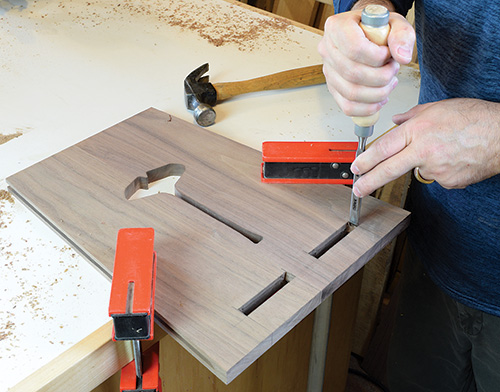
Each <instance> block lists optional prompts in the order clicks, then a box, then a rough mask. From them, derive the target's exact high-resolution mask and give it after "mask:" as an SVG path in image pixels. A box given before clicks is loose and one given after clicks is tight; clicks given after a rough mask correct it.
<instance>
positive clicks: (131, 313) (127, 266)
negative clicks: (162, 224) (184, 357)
mask: <svg viewBox="0 0 500 392" xmlns="http://www.w3.org/2000/svg"><path fill="white" fill-rule="evenodd" d="M153 246H154V230H153V229H152V228H129V229H121V230H119V231H118V239H117V244H116V253H115V264H114V267H113V280H112V282H111V295H110V301H109V315H110V316H111V317H112V318H113V340H130V341H132V344H133V348H134V360H133V361H131V362H130V363H129V364H127V365H126V366H125V367H123V369H122V373H121V378H120V391H121V392H161V380H160V377H159V361H158V352H159V349H158V346H159V345H158V343H156V344H155V345H153V346H152V347H151V348H149V349H148V350H147V351H145V352H144V356H143V355H142V352H141V343H140V341H141V340H152V339H153V337H154V299H155V282H156V252H155V251H154V248H153Z"/></svg>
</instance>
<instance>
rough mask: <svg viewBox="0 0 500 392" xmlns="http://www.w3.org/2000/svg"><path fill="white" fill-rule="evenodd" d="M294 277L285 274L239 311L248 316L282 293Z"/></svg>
mask: <svg viewBox="0 0 500 392" xmlns="http://www.w3.org/2000/svg"><path fill="white" fill-rule="evenodd" d="M293 278H294V276H293V275H291V274H289V273H287V272H284V273H283V274H282V275H280V276H279V278H278V279H276V280H275V281H274V282H272V283H271V284H270V285H269V286H267V287H265V288H264V289H263V290H262V291H261V292H260V293H259V294H257V295H256V296H255V297H253V298H252V299H251V300H250V301H248V302H247V303H246V304H244V305H243V306H242V307H241V308H239V311H240V312H241V313H243V314H244V315H245V316H248V315H249V314H250V313H252V312H253V311H254V310H255V309H257V308H258V307H259V306H261V305H262V304H263V303H264V302H266V301H267V300H268V299H269V298H271V297H272V296H273V295H274V294H276V293H277V292H278V291H280V290H281V289H282V288H283V287H285V286H286V285H287V284H288V283H289V282H291V281H292V280H293Z"/></svg>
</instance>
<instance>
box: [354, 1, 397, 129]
mask: <svg viewBox="0 0 500 392" xmlns="http://www.w3.org/2000/svg"><path fill="white" fill-rule="evenodd" d="M365 11H368V12H369V13H370V14H372V15H377V14H380V15H382V14H384V13H386V12H387V9H386V8H385V7H383V6H380V5H369V6H367V7H366V8H365ZM360 26H361V28H362V29H363V31H364V32H365V35H366V38H368V39H369V40H370V41H372V42H373V43H375V44H377V45H380V46H386V45H387V37H388V36H389V32H390V31H391V27H390V26H389V24H388V23H387V24H384V25H382V26H369V25H366V24H363V23H360ZM379 117H380V113H379V112H377V113H375V114H372V115H370V116H366V117H352V121H354V124H356V125H359V126H360V127H370V126H372V125H375V123H376V122H377V121H378V119H379Z"/></svg>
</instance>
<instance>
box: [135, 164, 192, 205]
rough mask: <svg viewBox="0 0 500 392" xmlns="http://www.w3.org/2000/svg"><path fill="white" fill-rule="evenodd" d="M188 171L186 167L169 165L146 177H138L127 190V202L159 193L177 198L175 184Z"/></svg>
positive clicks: (150, 172)
mask: <svg viewBox="0 0 500 392" xmlns="http://www.w3.org/2000/svg"><path fill="white" fill-rule="evenodd" d="M185 170H186V167H185V166H184V165H181V164H179V163H169V164H168V165H165V166H161V167H158V168H156V169H153V170H150V171H148V172H147V173H146V177H137V178H136V179H135V180H134V181H132V182H131V183H130V185H129V186H127V188H125V198H126V199H127V200H136V199H142V198H143V197H147V196H152V195H156V194H158V193H169V194H171V195H174V196H175V183H176V182H177V181H179V178H181V176H182V174H183V173H184V171H185Z"/></svg>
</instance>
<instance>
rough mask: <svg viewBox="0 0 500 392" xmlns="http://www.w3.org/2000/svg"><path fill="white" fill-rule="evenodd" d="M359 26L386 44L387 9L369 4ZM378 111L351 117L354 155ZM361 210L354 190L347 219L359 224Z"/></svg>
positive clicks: (362, 146) (360, 149)
mask: <svg viewBox="0 0 500 392" xmlns="http://www.w3.org/2000/svg"><path fill="white" fill-rule="evenodd" d="M360 26H361V28H362V29H363V31H364V32H365V35H366V37H367V38H368V39H369V40H370V41H372V42H374V43H376V44H377V45H387V36H388V35H389V31H390V26H389V11H388V10H387V8H385V7H383V6H381V5H369V6H367V7H366V8H365V9H364V10H363V12H362V14H361V23H360ZM378 118H379V113H378V112H377V113H375V114H372V115H370V116H367V117H352V120H353V121H354V134H355V135H356V136H357V137H358V148H357V150H356V157H358V156H359V155H360V154H361V153H363V152H364V151H365V149H366V140H367V139H368V138H369V137H370V136H371V135H372V134H373V127H374V125H375V123H376V122H377V121H378ZM358 177H359V176H356V175H355V176H354V178H353V183H355V182H356V180H357V179H358ZM360 212H361V198H359V197H357V196H356V195H355V194H354V192H353V193H352V194H351V206H350V213H349V221H350V223H352V224H353V225H355V226H357V225H358V224H359V216H360Z"/></svg>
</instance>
